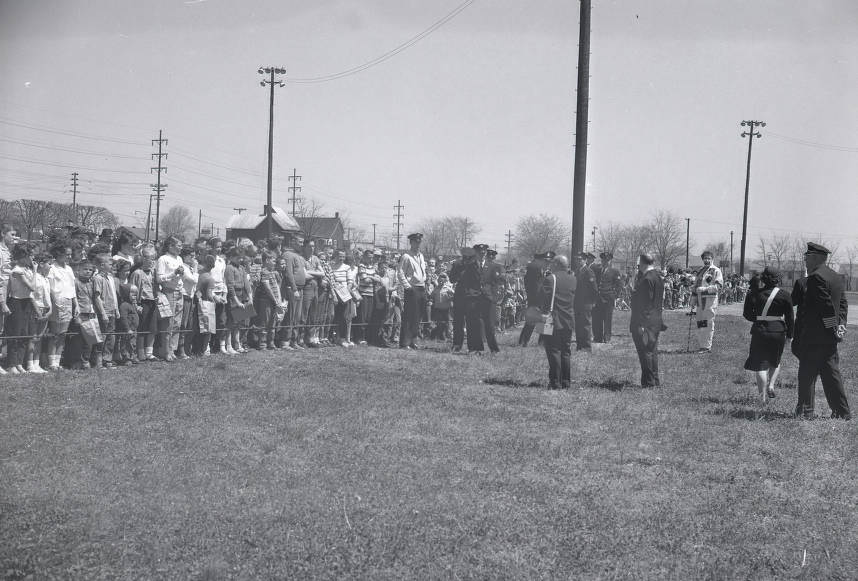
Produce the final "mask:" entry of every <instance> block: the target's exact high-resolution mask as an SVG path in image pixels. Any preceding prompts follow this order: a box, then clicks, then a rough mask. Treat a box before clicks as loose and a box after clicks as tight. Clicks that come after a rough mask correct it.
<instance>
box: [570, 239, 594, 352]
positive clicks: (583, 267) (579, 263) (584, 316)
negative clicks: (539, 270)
mask: <svg viewBox="0 0 858 581" xmlns="http://www.w3.org/2000/svg"><path fill="white" fill-rule="evenodd" d="M588 254H590V253H589V252H581V253H579V254H577V255H576V257H575V269H574V274H575V279H576V280H577V286H576V288H575V343H576V344H577V347H576V349H577V350H578V351H590V350H591V349H592V348H593V345H592V340H593V337H592V326H593V320H592V316H593V313H592V311H593V306H594V305H595V304H596V299H597V298H598V296H599V289H598V288H597V287H596V276H595V275H594V274H593V271H592V270H590V267H589V266H587V262H586V261H587V255H588ZM594 258H595V257H594Z"/></svg>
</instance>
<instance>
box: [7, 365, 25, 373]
mask: <svg viewBox="0 0 858 581" xmlns="http://www.w3.org/2000/svg"><path fill="white" fill-rule="evenodd" d="M22 373H24V372H23V371H18V368H17V367H15V366H12V367H10V368H9V374H10V375H21V374H22Z"/></svg>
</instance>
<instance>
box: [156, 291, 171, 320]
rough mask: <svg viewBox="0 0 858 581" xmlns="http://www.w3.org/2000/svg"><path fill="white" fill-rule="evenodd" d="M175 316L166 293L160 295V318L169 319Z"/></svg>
mask: <svg viewBox="0 0 858 581" xmlns="http://www.w3.org/2000/svg"><path fill="white" fill-rule="evenodd" d="M172 316H173V307H171V306H170V299H168V298H167V295H165V294H164V293H158V318H159V319H169V318H170V317H172Z"/></svg>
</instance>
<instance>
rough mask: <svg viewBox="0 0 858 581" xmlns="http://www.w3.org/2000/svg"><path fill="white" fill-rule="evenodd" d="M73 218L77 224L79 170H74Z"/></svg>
mask: <svg viewBox="0 0 858 581" xmlns="http://www.w3.org/2000/svg"><path fill="white" fill-rule="evenodd" d="M71 183H72V220H73V221H74V224H75V226H77V172H72V179H71Z"/></svg>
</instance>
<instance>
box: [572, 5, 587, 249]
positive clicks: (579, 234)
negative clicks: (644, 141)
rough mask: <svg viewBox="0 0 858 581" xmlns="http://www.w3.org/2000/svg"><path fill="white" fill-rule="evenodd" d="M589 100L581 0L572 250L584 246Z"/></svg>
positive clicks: (583, 6) (584, 6) (584, 24)
mask: <svg viewBox="0 0 858 581" xmlns="http://www.w3.org/2000/svg"><path fill="white" fill-rule="evenodd" d="M589 104H590V0H581V16H580V23H579V31H578V102H577V109H576V111H575V176H574V185H573V190H572V249H571V250H572V254H573V255H574V254H575V253H576V252H581V251H583V250H584V201H585V196H586V188H587V125H588V123H589Z"/></svg>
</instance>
